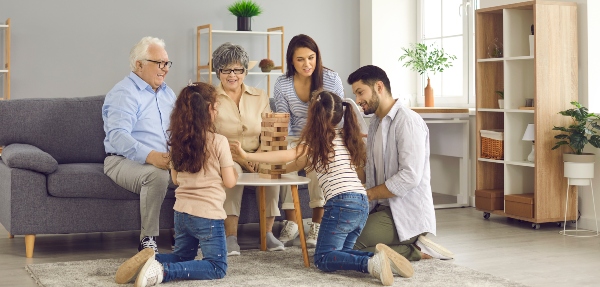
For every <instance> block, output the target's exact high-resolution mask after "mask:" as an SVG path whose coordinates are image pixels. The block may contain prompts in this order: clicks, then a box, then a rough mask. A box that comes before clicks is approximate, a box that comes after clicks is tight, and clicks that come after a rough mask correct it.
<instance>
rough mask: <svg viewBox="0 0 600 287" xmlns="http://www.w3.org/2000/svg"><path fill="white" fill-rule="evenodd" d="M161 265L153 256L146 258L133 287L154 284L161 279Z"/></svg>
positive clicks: (162, 269) (145, 286)
mask: <svg viewBox="0 0 600 287" xmlns="http://www.w3.org/2000/svg"><path fill="white" fill-rule="evenodd" d="M163 272H165V270H164V268H163V265H162V264H161V263H160V262H158V261H156V259H154V257H152V258H150V259H148V261H146V264H144V266H143V267H142V270H140V273H139V274H138V276H137V278H136V279H135V287H147V286H156V285H158V284H160V283H161V282H162V281H163Z"/></svg>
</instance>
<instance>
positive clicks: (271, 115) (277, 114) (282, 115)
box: [261, 113, 290, 119]
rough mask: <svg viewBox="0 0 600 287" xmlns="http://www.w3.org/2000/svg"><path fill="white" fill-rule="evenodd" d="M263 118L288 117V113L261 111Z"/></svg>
mask: <svg viewBox="0 0 600 287" xmlns="http://www.w3.org/2000/svg"><path fill="white" fill-rule="evenodd" d="M261 116H262V117H263V118H288V119H289V118H290V114H288V113H262V114H261Z"/></svg>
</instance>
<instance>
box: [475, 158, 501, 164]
mask: <svg viewBox="0 0 600 287" xmlns="http://www.w3.org/2000/svg"><path fill="white" fill-rule="evenodd" d="M477 160H478V161H485V162H493V163H504V160H501V159H490V158H482V157H480V158H478V159H477Z"/></svg>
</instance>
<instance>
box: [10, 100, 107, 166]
mask: <svg viewBox="0 0 600 287" xmlns="http://www.w3.org/2000/svg"><path fill="white" fill-rule="evenodd" d="M103 103H104V96H94V97H82V98H52V99H15V100H10V101H0V123H2V124H0V146H7V145H9V144H13V143H23V144H30V145H33V146H36V147H38V148H40V149H41V150H43V151H45V152H47V153H48V154H50V155H51V156H52V157H53V158H54V159H56V161H57V162H58V163H59V164H63V163H103V162H104V158H105V151H104V137H105V133H104V128H103V125H104V122H103V121H102V104H103Z"/></svg>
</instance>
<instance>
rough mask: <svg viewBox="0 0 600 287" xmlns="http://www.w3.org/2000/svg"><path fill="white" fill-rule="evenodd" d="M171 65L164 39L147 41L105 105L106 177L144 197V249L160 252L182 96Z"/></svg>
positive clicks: (134, 54)
mask: <svg viewBox="0 0 600 287" xmlns="http://www.w3.org/2000/svg"><path fill="white" fill-rule="evenodd" d="M171 64H172V63H171V61H169V56H168V55H167V51H166V50H165V42H164V41H163V40H161V39H158V38H153V37H145V38H142V39H141V40H140V41H139V42H138V43H137V44H136V45H135V46H134V47H133V48H132V49H131V52H130V54H129V65H130V67H131V72H130V73H129V75H128V76H127V77H125V78H124V79H123V80H121V81H120V82H119V83H117V84H116V85H115V86H114V87H113V88H112V89H111V90H110V91H109V92H108V94H106V98H105V100H104V105H103V106H102V119H103V120H104V132H105V133H106V137H105V138H104V149H105V151H106V159H105V160H104V173H105V174H106V175H108V176H109V177H110V178H111V179H112V180H113V181H114V182H115V183H117V184H118V185H119V186H121V187H123V188H125V189H127V190H129V191H131V192H133V193H136V194H139V195H140V215H141V223H142V225H141V234H140V244H139V246H138V250H140V251H141V250H142V249H144V248H152V249H154V252H155V253H158V248H157V245H156V240H155V237H156V236H158V232H159V226H158V225H159V217H160V208H161V205H162V202H163V200H164V198H165V194H166V193H167V187H168V186H169V184H170V176H169V172H168V169H167V165H168V163H169V161H170V159H169V153H168V149H167V139H168V133H167V130H168V128H169V119H170V116H171V111H172V110H173V106H174V104H175V98H176V96H175V93H174V92H173V90H171V88H169V87H168V86H167V84H166V83H165V82H164V80H165V77H166V76H167V73H168V72H169V68H170V67H171Z"/></svg>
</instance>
